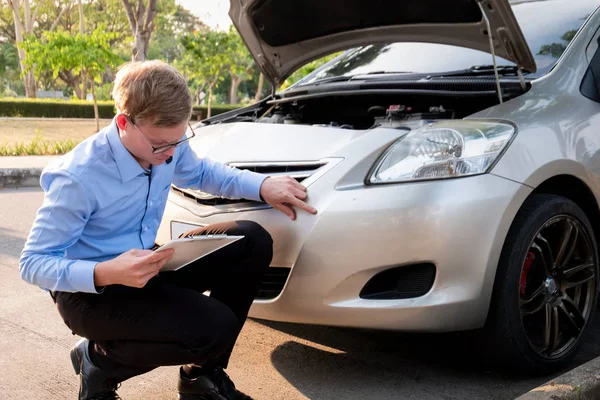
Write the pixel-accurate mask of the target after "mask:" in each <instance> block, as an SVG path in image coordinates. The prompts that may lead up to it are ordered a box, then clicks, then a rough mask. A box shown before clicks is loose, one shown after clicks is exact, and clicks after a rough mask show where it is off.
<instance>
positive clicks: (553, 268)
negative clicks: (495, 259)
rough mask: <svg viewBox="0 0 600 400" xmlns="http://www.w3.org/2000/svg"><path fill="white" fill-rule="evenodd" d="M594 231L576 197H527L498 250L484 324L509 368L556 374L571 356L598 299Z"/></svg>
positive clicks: (580, 339)
mask: <svg viewBox="0 0 600 400" xmlns="http://www.w3.org/2000/svg"><path fill="white" fill-rule="evenodd" d="M597 279H598V251H597V245H596V240H595V237H594V231H593V229H592V226H591V224H590V222H589V219H588V218H587V216H586V215H585V213H584V212H583V211H582V210H581V208H580V207H578V206H577V205H576V204H575V203H574V202H572V201H571V200H568V199H566V198H563V197H560V196H554V195H545V194H536V195H532V196H531V197H530V198H529V199H528V200H527V201H526V202H525V204H524V205H523V207H522V208H521V210H520V211H519V213H518V214H517V217H516V218H515V221H514V222H513V224H512V226H511V229H510V232H509V234H508V236H507V239H506V242H505V246H504V248H503V251H502V256H501V259H500V263H499V265H498V271H497V275H496V281H495V284H494V294H493V296H492V304H491V305H490V317H489V319H488V328H491V330H492V332H491V333H492V334H493V336H494V339H495V345H496V346H497V348H495V349H494V350H495V353H496V355H497V356H499V358H500V359H502V360H503V361H505V362H508V363H509V365H510V366H511V368H517V369H519V370H527V371H529V372H535V373H539V374H546V373H550V372H554V371H556V370H558V369H560V368H562V367H564V366H565V365H566V364H568V363H569V362H570V361H571V360H572V358H573V357H574V356H575V355H576V353H577V350H578V347H579V346H580V344H581V342H582V341H583V340H585V334H586V333H587V331H588V327H589V325H590V321H591V320H592V318H593V315H594V311H595V309H596V301H597V290H598V287H597Z"/></svg>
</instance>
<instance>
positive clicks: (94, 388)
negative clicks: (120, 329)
mask: <svg viewBox="0 0 600 400" xmlns="http://www.w3.org/2000/svg"><path fill="white" fill-rule="evenodd" d="M89 345H90V342H89V340H87V339H81V340H80V341H79V342H77V344H76V345H75V347H73V349H72V350H71V362H72V363H73V368H74V369H75V373H76V374H77V375H80V381H81V382H80V386H79V400H122V399H121V398H120V397H119V395H118V394H117V389H118V387H119V385H118V384H116V383H113V382H111V381H110V380H109V379H108V378H107V377H106V374H105V373H104V372H103V371H102V370H101V369H100V368H98V367H96V366H95V365H94V364H93V363H92V360H91V359H90V353H89Z"/></svg>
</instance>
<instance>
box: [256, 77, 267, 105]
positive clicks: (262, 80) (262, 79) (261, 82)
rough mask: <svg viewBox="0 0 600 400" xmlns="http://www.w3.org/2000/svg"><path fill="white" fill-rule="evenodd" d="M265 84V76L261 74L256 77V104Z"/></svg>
mask: <svg viewBox="0 0 600 400" xmlns="http://www.w3.org/2000/svg"><path fill="white" fill-rule="evenodd" d="M264 84H265V76H264V75H263V73H262V72H261V73H260V75H259V76H258V88H257V89H256V95H255V96H254V102H255V103H258V102H259V101H260V99H261V98H262V91H263V85H264Z"/></svg>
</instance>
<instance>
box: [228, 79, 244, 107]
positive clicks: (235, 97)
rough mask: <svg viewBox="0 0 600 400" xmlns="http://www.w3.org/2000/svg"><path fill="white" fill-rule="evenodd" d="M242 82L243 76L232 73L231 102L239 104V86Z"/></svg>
mask: <svg viewBox="0 0 600 400" xmlns="http://www.w3.org/2000/svg"><path fill="white" fill-rule="evenodd" d="M240 83H242V78H240V77H239V76H234V75H233V74H231V87H230V88H229V104H237V102H238V95H237V94H238V88H239V87H240Z"/></svg>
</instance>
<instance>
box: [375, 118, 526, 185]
mask: <svg viewBox="0 0 600 400" xmlns="http://www.w3.org/2000/svg"><path fill="white" fill-rule="evenodd" d="M514 134H515V128H514V127H513V126H512V125H509V124H507V123H501V122H495V121H482V120H451V121H440V122H435V123H432V124H430V125H427V126H424V127H421V128H419V129H415V130H413V131H411V132H409V133H408V134H407V135H406V136H403V137H402V138H400V139H399V140H398V141H397V142H396V143H394V144H393V145H392V146H391V147H390V148H389V149H388V150H387V151H386V152H385V153H384V154H383V155H382V156H381V158H380V159H379V160H378V161H377V163H375V167H374V169H373V172H372V173H371V175H370V176H369V178H368V182H369V183H375V184H376V183H391V182H407V181H417V180H430V179H445V178H456V177H460V176H469V175H477V174H483V173H486V172H488V170H489V169H490V168H491V166H492V165H493V164H494V161H496V159H497V158H498V157H499V156H500V154H502V151H503V150H504V149H505V148H506V146H507V145H508V143H510V140H511V138H512V137H513V135H514Z"/></svg>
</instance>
